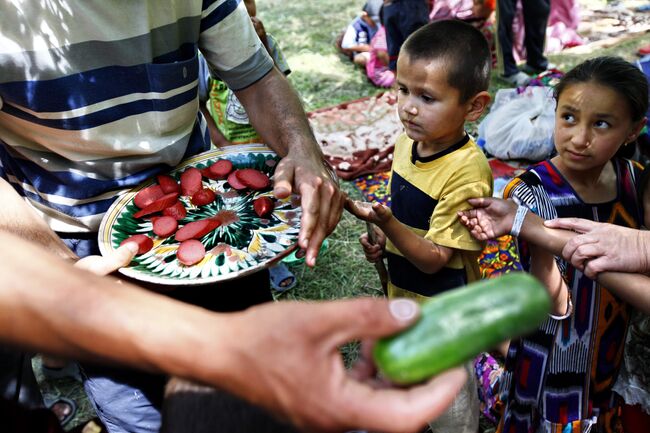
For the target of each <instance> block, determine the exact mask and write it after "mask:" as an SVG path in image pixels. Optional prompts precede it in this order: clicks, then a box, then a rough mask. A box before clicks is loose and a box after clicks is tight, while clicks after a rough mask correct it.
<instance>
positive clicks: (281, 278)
mask: <svg viewBox="0 0 650 433" xmlns="http://www.w3.org/2000/svg"><path fill="white" fill-rule="evenodd" d="M269 274H270V278H271V287H272V288H273V290H275V291H276V292H284V291H285V290H289V289H292V288H294V287H295V285H296V276H295V275H293V274H292V273H291V271H290V270H289V268H287V265H285V264H284V263H278V264H277V265H275V266H272V267H270V268H269Z"/></svg>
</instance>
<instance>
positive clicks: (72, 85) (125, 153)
mask: <svg viewBox="0 0 650 433" xmlns="http://www.w3.org/2000/svg"><path fill="white" fill-rule="evenodd" d="M0 10H1V11H2V13H1V14H0V198H1V199H2V208H1V209H0V226H1V227H6V228H7V229H8V230H9V231H12V232H16V233H20V234H21V236H22V237H24V238H26V239H30V240H34V241H37V242H39V243H41V244H42V245H43V246H44V247H45V248H46V249H48V250H50V251H53V252H55V253H57V254H59V255H60V256H62V257H65V258H70V259H72V260H75V259H77V258H78V257H83V256H86V255H89V254H96V253H97V252H98V251H97V243H96V231H97V229H98V226H99V223H100V221H101V219H102V216H103V214H104V213H105V212H106V210H107V209H108V207H109V206H110V205H111V203H112V202H113V201H114V199H115V198H116V197H117V196H118V195H119V194H120V193H122V192H124V191H126V190H128V189H130V188H132V187H134V186H136V185H139V184H140V183H141V182H143V181H144V180H145V179H147V178H150V177H151V176H153V175H155V174H157V173H159V172H162V171H165V170H168V169H169V168H170V167H173V166H175V165H176V164H177V163H178V162H179V161H180V160H181V159H183V158H184V157H187V156H190V155H193V154H196V153H199V152H202V151H205V150H207V149H208V148H209V145H210V141H209V135H208V131H207V127H206V124H205V121H204V119H203V117H202V115H201V114H200V113H199V110H198V95H197V83H198V61H197V56H198V54H197V53H198V50H200V51H201V52H202V54H203V55H204V56H205V58H206V60H207V61H208V63H209V65H210V68H211V70H212V72H213V73H214V74H216V75H218V76H219V77H220V78H221V79H222V80H223V81H225V82H226V83H227V84H228V86H229V87H230V88H231V89H233V90H234V91H235V93H236V94H237V97H238V99H239V100H240V101H241V102H242V103H243V105H244V106H245V108H246V110H247V112H248V115H249V118H250V120H251V123H252V124H253V126H254V127H255V129H256V130H257V131H259V132H260V134H261V135H262V137H264V139H265V140H266V142H267V143H268V144H269V145H270V146H271V147H272V148H273V149H274V150H275V151H276V152H277V153H278V154H280V155H281V156H283V159H282V161H281V162H280V164H279V165H278V167H277V169H276V177H275V187H274V192H275V194H276V195H277V196H279V197H282V196H287V195H289V194H290V193H291V191H292V190H293V191H294V192H297V193H300V194H301V197H302V206H303V219H302V221H301V232H300V236H299V244H300V246H301V247H302V248H305V249H306V260H307V264H308V265H311V266H313V265H314V264H315V261H316V256H317V254H318V250H319V247H320V244H321V243H322V240H323V239H324V237H325V236H326V235H327V234H328V233H329V232H331V230H333V228H334V226H335V225H336V223H337V222H338V220H339V218H340V215H341V210H342V201H343V194H342V193H341V192H340V191H339V189H338V187H337V186H336V185H335V183H334V182H333V180H332V179H331V178H330V177H329V173H328V171H327V169H326V168H325V166H324V165H323V163H322V155H321V153H320V150H319V148H318V145H317V143H316V141H315V140H314V138H313V135H312V134H311V132H310V129H309V125H308V122H307V119H306V117H305V115H304V111H303V109H302V106H301V104H300V101H299V99H298V97H297V95H296V94H295V92H294V91H293V90H292V89H291V87H290V86H289V84H288V82H287V81H286V79H285V78H284V77H283V76H282V74H280V73H279V72H278V71H277V70H276V69H275V68H273V62H272V60H271V59H270V57H269V56H268V54H267V52H266V50H265V49H264V46H263V45H262V44H261V42H260V40H259V38H258V37H257V35H256V33H255V30H254V28H253V26H252V24H251V21H250V18H249V17H248V14H247V12H246V9H245V7H244V4H243V3H241V2H240V1H239V0H204V1H203V2H200V1H196V0H192V1H191V0H187V1H172V0H167V1H162V0H161V1H155V0H141V1H137V2H134V1H117V0H116V1H110V2H106V1H84V0H49V1H44V2H20V1H15V0H0ZM25 203H27V204H28V205H29V212H27V213H26V212H24V211H23V209H24V204H25ZM262 280H263V279H262ZM266 280H268V277H266ZM127 389H128V388H127ZM95 391H96V392H97V393H100V394H102V395H106V393H105V392H104V390H103V389H101V390H100V389H96V390H95ZM120 393H121V394H124V392H120ZM134 395H136V397H135V400H139V401H140V402H141V401H142V398H141V397H142V395H139V396H138V394H134ZM114 397H116V398H118V397H117V396H114ZM145 400H146V399H145ZM131 403H134V402H133V401H131ZM111 404H113V402H111ZM111 404H108V403H107V404H106V405H103V404H102V405H101V408H102V411H100V412H102V413H100V415H101V416H103V415H106V416H105V417H104V416H103V418H104V420H106V419H108V418H110V417H112V416H114V415H115V414H112V413H110V407H111ZM118 406H119V405H118ZM144 406H147V405H146V404H145V405H144ZM133 410H135V409H133ZM147 411H148V409H147V408H145V412H147ZM143 416H144V415H143ZM118 418H119V417H118ZM144 418H148V419H149V421H146V422H138V425H135V421H133V422H132V421H130V420H129V421H127V422H126V423H125V424H123V425H117V426H115V427H114V428H113V429H111V432H114V431H130V432H139V431H146V432H148V431H157V423H158V421H157V416H156V415H154V416H152V417H148V416H144ZM118 424H119V423H118Z"/></svg>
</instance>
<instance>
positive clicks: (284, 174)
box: [273, 158, 294, 199]
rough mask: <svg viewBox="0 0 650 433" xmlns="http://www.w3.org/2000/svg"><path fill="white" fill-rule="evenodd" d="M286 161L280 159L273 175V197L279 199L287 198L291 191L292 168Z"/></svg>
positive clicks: (286, 159) (285, 159)
mask: <svg viewBox="0 0 650 433" xmlns="http://www.w3.org/2000/svg"><path fill="white" fill-rule="evenodd" d="M287 161H288V158H283V159H281V160H280V162H279V163H278V165H277V167H276V169H275V174H274V175H273V195H274V196H275V197H277V198H280V199H282V198H287V197H289V195H290V194H291V191H292V189H293V177H294V167H293V166H292V165H291V164H289V163H288V162H287Z"/></svg>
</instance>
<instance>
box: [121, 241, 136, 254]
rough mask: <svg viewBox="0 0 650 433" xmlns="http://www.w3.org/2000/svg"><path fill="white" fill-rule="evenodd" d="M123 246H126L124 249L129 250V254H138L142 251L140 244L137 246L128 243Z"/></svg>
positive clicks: (133, 243)
mask: <svg viewBox="0 0 650 433" xmlns="http://www.w3.org/2000/svg"><path fill="white" fill-rule="evenodd" d="M123 246H124V248H126V249H127V250H129V252H131V253H132V254H135V253H137V252H138V250H139V249H140V247H139V246H138V244H136V243H135V242H127V243H125V244H124V245H123Z"/></svg>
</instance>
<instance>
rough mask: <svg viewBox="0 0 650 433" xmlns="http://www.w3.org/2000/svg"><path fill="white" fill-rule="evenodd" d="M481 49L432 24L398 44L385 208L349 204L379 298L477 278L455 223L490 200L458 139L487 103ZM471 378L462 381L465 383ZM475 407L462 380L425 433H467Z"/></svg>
mask: <svg viewBox="0 0 650 433" xmlns="http://www.w3.org/2000/svg"><path fill="white" fill-rule="evenodd" d="M490 64H491V57H490V49H489V47H488V43H487V41H486V40H485V37H484V36H483V35H482V34H481V32H480V31H478V30H476V29H475V28H474V27H472V26H471V25H469V24H466V23H463V22H461V21H435V22H432V23H430V24H427V25H426V26H424V27H421V28H420V29H419V30H417V31H416V32H414V33H413V34H412V35H411V36H410V37H409V38H408V39H407V40H406V42H405V43H404V45H403V46H402V48H401V50H400V55H399V58H398V60H397V88H398V104H397V105H398V114H399V117H400V119H401V121H402V123H403V125H404V128H405V133H404V134H402V135H401V136H400V137H399V138H398V140H397V143H396V144H395V154H394V160H393V167H392V171H391V178H390V194H391V202H392V204H391V208H390V209H389V208H388V207H385V206H383V205H381V204H378V203H374V204H372V205H370V204H368V203H360V202H353V201H350V200H348V202H347V208H348V210H349V211H351V212H352V213H353V214H354V215H355V216H357V217H358V218H361V219H363V220H366V221H369V222H372V223H374V224H376V225H377V227H378V229H377V230H376V234H377V240H378V242H377V244H376V245H372V244H370V242H369V241H368V236H367V234H366V235H363V236H362V237H361V239H360V241H361V244H362V245H363V248H364V252H365V254H366V258H367V259H368V260H369V261H371V262H376V261H378V260H381V259H382V257H383V256H385V257H386V258H387V262H388V274H389V283H388V296H389V297H400V296H406V297H411V298H418V299H426V298H427V297H430V296H433V295H436V294H438V293H440V292H443V291H445V290H449V289H453V288H455V287H459V286H463V285H465V284H467V283H468V282H470V281H473V280H475V279H477V278H478V275H479V274H478V262H477V258H478V254H479V253H480V252H481V250H482V248H483V245H482V244H481V243H480V242H477V241H476V240H475V239H473V238H472V236H471V235H470V233H469V231H468V230H467V229H466V228H464V227H463V225H462V224H461V223H460V221H459V219H458V217H457V213H458V211H460V210H466V209H468V208H469V207H470V206H469V205H468V204H467V200H468V199H469V198H472V197H474V196H481V197H489V196H491V195H492V172H491V170H490V166H489V164H488V162H487V158H486V157H485V155H483V153H482V152H481V150H480V149H479V148H478V147H477V146H476V144H475V143H474V141H473V140H472V139H471V138H470V137H469V135H467V133H466V132H465V122H466V121H476V120H477V119H478V118H479V117H480V116H481V114H482V113H483V110H484V109H485V107H486V106H487V104H488V103H489V101H490V96H489V94H488V93H487V88H488V84H489V79H490ZM471 376H472V375H470V377H471ZM478 415H479V413H478V397H477V389H476V385H475V382H474V381H473V380H472V379H470V380H469V381H468V383H467V385H466V387H465V388H464V390H463V391H461V394H459V396H458V398H457V399H456V401H455V402H454V404H453V405H452V407H451V408H450V410H449V412H448V413H447V415H446V416H443V417H442V418H440V419H439V420H437V421H436V422H435V423H432V424H431V427H432V430H433V432H451V431H453V432H454V433H476V432H477V431H478Z"/></svg>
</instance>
